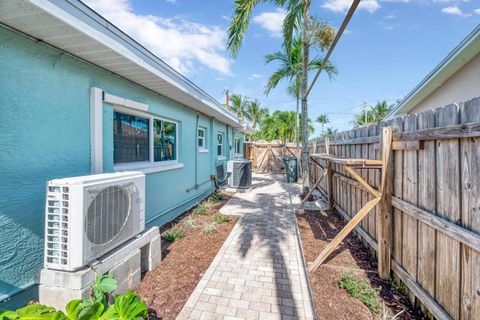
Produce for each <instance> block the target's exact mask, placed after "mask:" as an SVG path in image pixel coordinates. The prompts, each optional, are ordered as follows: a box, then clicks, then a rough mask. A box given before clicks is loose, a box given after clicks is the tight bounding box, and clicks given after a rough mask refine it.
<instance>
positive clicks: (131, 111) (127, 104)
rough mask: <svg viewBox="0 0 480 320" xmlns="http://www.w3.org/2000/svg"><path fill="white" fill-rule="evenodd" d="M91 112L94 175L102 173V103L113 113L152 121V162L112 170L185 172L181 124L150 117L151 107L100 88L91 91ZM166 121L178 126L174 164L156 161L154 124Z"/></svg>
mask: <svg viewBox="0 0 480 320" xmlns="http://www.w3.org/2000/svg"><path fill="white" fill-rule="evenodd" d="M90 93H91V96H90V108H91V113H90V114H91V119H90V121H91V126H90V128H91V134H90V135H91V159H92V173H93V174H96V173H103V103H108V104H111V105H112V106H113V111H114V112H115V111H117V112H121V113H125V114H128V115H132V116H138V117H143V118H147V119H148V121H149V133H148V139H149V141H148V143H149V161H138V162H127V163H118V164H115V163H114V164H113V170H114V171H115V172H117V171H142V172H144V173H153V172H160V171H166V170H173V169H179V168H183V166H184V165H183V163H181V162H179V158H178V155H179V142H180V141H179V135H180V134H179V132H180V122H179V121H176V120H173V119H168V118H164V117H160V116H157V115H153V114H151V113H148V110H149V107H148V105H146V104H143V103H140V102H135V101H132V100H128V99H124V98H121V97H117V96H114V95H110V94H107V93H104V92H103V90H101V89H99V88H91V90H90ZM154 119H157V120H163V121H168V122H173V123H175V124H176V131H175V143H176V145H175V158H176V159H175V160H167V161H154V145H153V142H154V135H153V133H154V132H153V127H154V126H153V120H154Z"/></svg>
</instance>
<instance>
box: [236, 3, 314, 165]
mask: <svg viewBox="0 0 480 320" xmlns="http://www.w3.org/2000/svg"><path fill="white" fill-rule="evenodd" d="M266 2H269V3H273V4H274V5H275V6H277V7H282V8H285V9H286V11H287V15H286V16H285V18H284V20H283V38H284V39H283V42H284V48H286V50H287V51H289V50H290V48H291V47H292V46H291V44H292V39H293V35H294V33H295V31H297V30H298V29H300V30H306V29H307V28H306V26H307V25H308V18H309V17H310V0H234V13H233V16H232V19H231V21H230V26H229V28H228V41H227V49H228V50H230V52H231V53H232V55H233V56H234V57H236V56H237V54H238V50H239V48H240V46H241V45H242V42H243V36H244V34H245V32H246V31H247V29H248V26H249V24H250V19H251V17H252V12H253V9H254V8H255V6H257V5H258V4H260V3H266ZM303 37H304V38H303V39H304V42H303V47H304V50H303V52H304V55H303V68H302V78H301V79H302V86H301V87H302V90H301V92H302V97H305V95H306V92H307V81H308V68H307V66H308V51H309V46H308V45H307V41H306V40H307V38H306V32H304V33H303ZM302 118H303V119H304V120H305V121H303V123H304V124H305V125H304V126H303V127H302V129H303V130H302V132H304V135H307V133H308V128H307V126H306V123H307V121H306V120H307V119H308V113H307V100H306V98H305V99H302ZM303 144H304V148H303V150H304V152H305V151H306V152H307V153H306V154H304V158H305V159H304V161H303V165H302V167H303V170H302V171H303V172H306V171H307V170H308V168H307V166H308V150H307V142H306V141H305V142H304V143H303Z"/></svg>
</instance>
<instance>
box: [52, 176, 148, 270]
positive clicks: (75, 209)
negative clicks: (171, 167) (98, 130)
mask: <svg viewBox="0 0 480 320" xmlns="http://www.w3.org/2000/svg"><path fill="white" fill-rule="evenodd" d="M144 228H145V175H144V174H143V173H141V172H119V173H107V174H97V175H90V176H83V177H73V178H65V179H56V180H51V181H49V182H48V184H47V199H46V213H45V261H44V262H45V268H50V269H58V270H66V271H73V270H76V269H79V268H82V267H84V266H86V265H88V264H89V263H91V262H92V261H94V260H95V259H97V258H99V257H101V256H102V255H104V254H106V253H107V252H109V251H111V250H112V249H114V248H116V247H117V246H119V245H120V244H122V243H124V242H125V241H127V240H128V239H130V238H132V237H134V236H135V235H137V234H138V233H140V232H141V231H143V230H144Z"/></svg>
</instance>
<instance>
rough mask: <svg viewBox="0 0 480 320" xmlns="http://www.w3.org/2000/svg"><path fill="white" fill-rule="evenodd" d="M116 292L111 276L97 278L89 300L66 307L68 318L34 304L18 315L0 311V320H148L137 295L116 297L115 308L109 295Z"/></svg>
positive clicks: (74, 301)
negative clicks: (109, 300)
mask: <svg viewBox="0 0 480 320" xmlns="http://www.w3.org/2000/svg"><path fill="white" fill-rule="evenodd" d="M116 288H117V281H116V280H115V279H114V278H113V276H110V275H104V276H97V278H96V280H95V283H94V285H93V286H92V288H91V293H90V296H89V298H87V299H85V300H72V301H70V302H69V303H68V304H67V306H66V307H65V311H66V314H65V313H63V312H61V311H57V310H55V308H53V307H47V306H44V305H41V304H32V305H28V306H25V307H23V308H20V309H17V310H15V311H3V310H0V320H17V319H23V320H26V319H32V320H111V319H118V320H136V319H146V318H147V315H148V309H147V305H146V304H145V302H143V301H142V300H141V299H140V297H139V296H138V294H137V293H135V292H132V291H127V293H125V294H117V295H116V296H115V298H114V299H113V301H114V302H113V304H110V303H109V302H108V294H109V293H111V292H113V291H114V290H115V289H116Z"/></svg>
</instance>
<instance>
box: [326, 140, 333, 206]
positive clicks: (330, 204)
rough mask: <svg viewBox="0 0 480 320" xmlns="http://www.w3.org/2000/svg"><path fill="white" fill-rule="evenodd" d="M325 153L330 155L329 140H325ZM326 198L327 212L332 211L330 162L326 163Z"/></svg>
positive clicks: (331, 169)
mask: <svg viewBox="0 0 480 320" xmlns="http://www.w3.org/2000/svg"><path fill="white" fill-rule="evenodd" d="M325 153H328V154H330V139H328V137H326V138H325ZM327 197H328V210H333V208H334V203H333V168H332V162H331V161H327Z"/></svg>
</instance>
